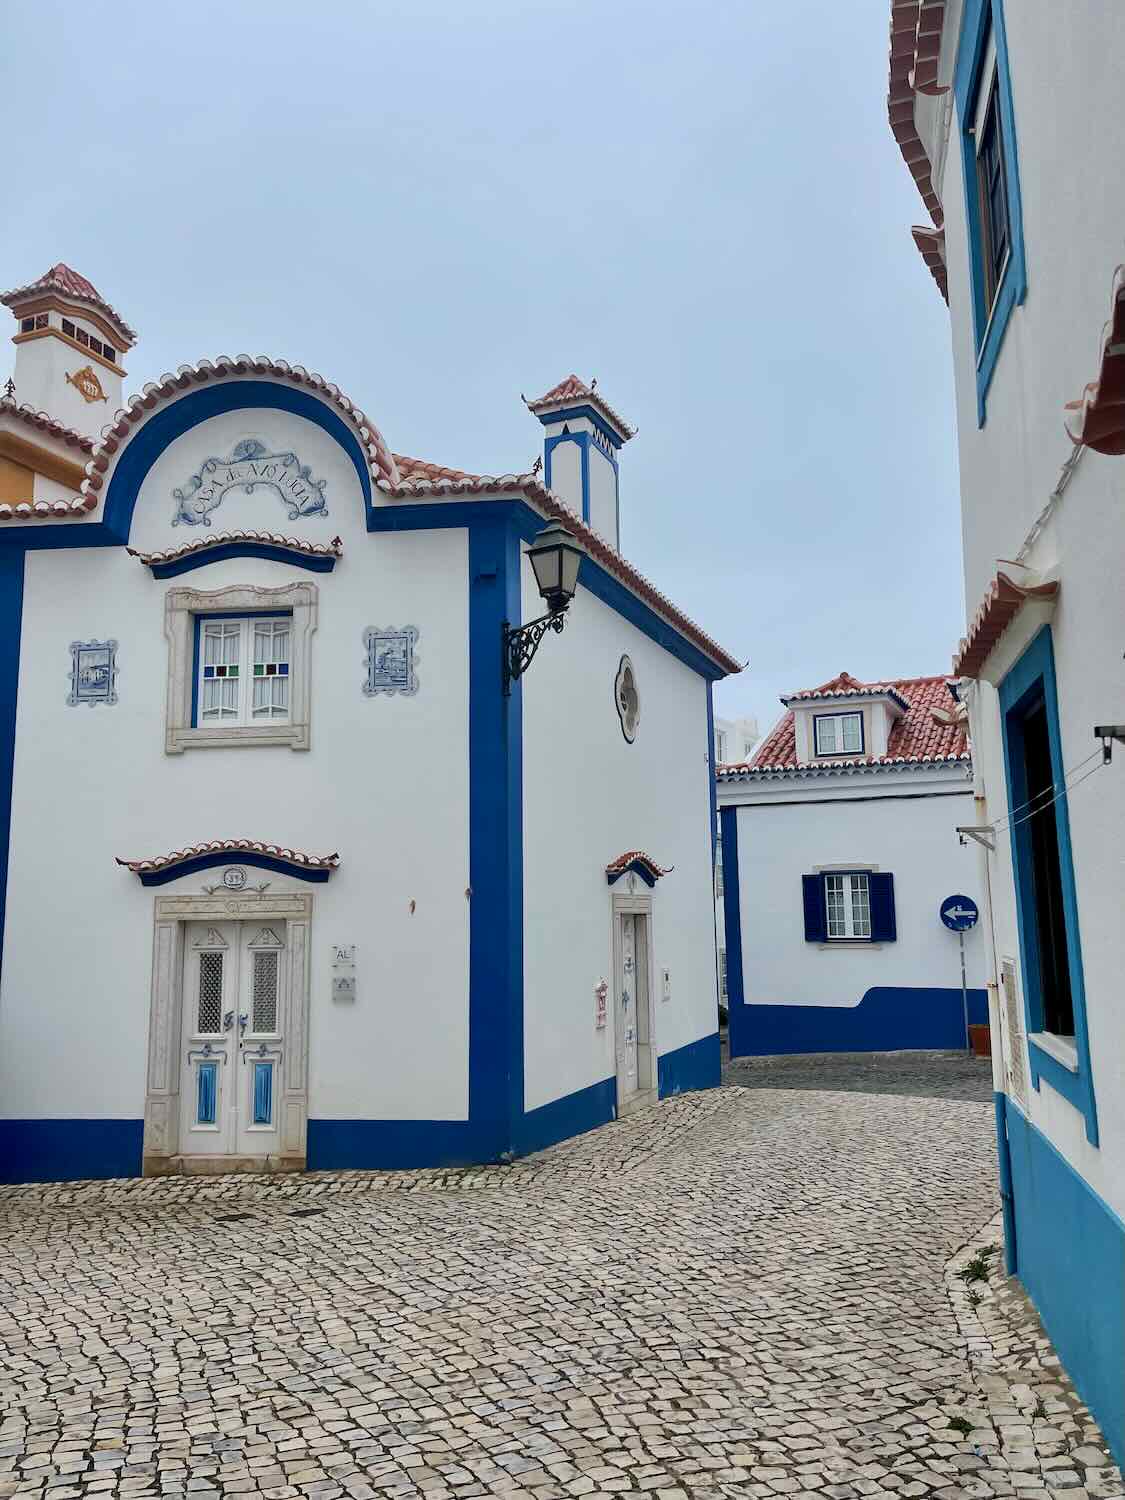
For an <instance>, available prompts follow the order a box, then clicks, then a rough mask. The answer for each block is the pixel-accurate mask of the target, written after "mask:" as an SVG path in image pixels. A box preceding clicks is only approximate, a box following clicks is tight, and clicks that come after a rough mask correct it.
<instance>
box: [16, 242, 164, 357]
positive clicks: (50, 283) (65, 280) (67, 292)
mask: <svg viewBox="0 0 1125 1500" xmlns="http://www.w3.org/2000/svg"><path fill="white" fill-rule="evenodd" d="M51 291H57V292H61V293H62V294H63V296H64V297H73V298H74V299H75V300H76V301H78V302H88V303H90V305H91V306H92V307H96V308H98V309H99V311H101V312H103V313H105V314H106V316H107V317H108V318H110V319H111V320H112V321H113V323H115V324H116V326H117V327H118V329H120V331H121V332H122V333H123V334H124V335H125V338H124V339H123V340H122V342H123V343H128V344H134V343H135V342H136V339H137V335H136V334H135V333H134V331H133V329H131V328H130V327H129V325H128V323H126V321H125V319H124V318H123V317H122V316H121V314H120V313H119V312H118V311H117V309H116V308H114V307H111V306H110V304H109V303H108V302H107V301H106V300H105V298H104V297H103V296H102V294H101V293H100V292H99V291H98V289H97V287H96V286H94V284H93V282H91V281H87V280H86V278H85V276H80V275H79V274H78V272H77V271H73V270H71V268H70V266H68V265H65V264H64V263H63V262H62V261H61V260H60V261H59V263H58V265H55V266H52V267H51V269H50V270H49V271H47V272H45V273H44V274H43V275H42V276H40V278H39V280H38V281H29V282H28V283H27V285H26V286H18V287H15V288H14V289H13V290H12V291H10V292H5V293H4V294H3V296H0V302H3V303H4V304H5V305H6V306H7V307H11V308H15V307H16V306H18V305H19V303H21V302H25V301H27V300H28V299H29V298H31V297H34V296H38V295H39V294H40V293H41V292H51Z"/></svg>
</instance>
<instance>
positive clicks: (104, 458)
mask: <svg viewBox="0 0 1125 1500" xmlns="http://www.w3.org/2000/svg"><path fill="white" fill-rule="evenodd" d="M242 410H264V411H271V412H279V413H288V414H290V415H292V416H296V417H300V418H302V419H304V420H305V421H307V422H312V423H314V424H315V425H316V426H317V427H319V428H320V429H321V430H322V431H324V432H325V433H327V434H328V436H329V437H330V438H332V439H333V440H334V442H336V443H337V444H338V445H339V446H340V447H341V448H342V449H343V450H344V452H345V453H346V454H347V457H348V459H349V460H350V463H351V466H352V468H353V469H354V471H355V474H356V478H357V480H358V483H359V487H360V490H361V492H362V494H363V501H364V507H365V510H366V511H367V512H370V511H371V508H372V499H373V487H374V486H375V485H376V484H379V483H383V484H389V485H395V484H397V483H398V480H399V476H398V470H397V467H396V465H395V461H394V458H393V456H392V454H391V452H390V450H389V449H388V447H387V445H386V443H385V442H384V440H383V437H382V434H381V433H380V432H379V431H378V429H377V428H376V427H374V426H373V425H372V424H371V423H369V421H368V419H367V417H366V416H365V415H364V413H363V412H362V411H361V410H360V409H359V408H358V407H357V406H356V405H355V404H354V403H353V402H351V401H349V400H348V398H347V397H346V396H345V395H344V394H343V393H342V392H341V391H340V390H339V389H338V387H336V386H334V385H332V384H331V383H330V382H328V381H325V380H324V379H322V377H321V376H319V375H315V374H310V372H309V371H307V370H305V369H303V367H301V366H300V365H289V364H286V363H285V362H284V361H274V360H270V359H267V358H265V357H264V356H259V357H258V358H255V359H252V358H251V357H250V356H249V355H240V356H239V357H238V359H235V360H230V359H225V358H223V359H220V360H218V361H217V362H216V363H214V364H212V363H211V361H209V360H204V361H202V362H201V363H200V364H199V365H195V366H191V365H183V366H181V368H180V370H179V371H178V372H177V373H176V374H175V375H171V374H169V375H164V376H162V377H161V379H160V380H159V381H156V382H153V383H151V384H149V385H146V386H145V388H144V390H143V391H142V392H141V394H140V395H139V396H136V397H134V398H133V400H132V401H130V402H129V404H128V406H126V407H125V408H124V409H123V410H121V411H119V412H118V413H117V415H116V417H115V418H114V420H113V422H112V423H111V424H110V425H109V426H108V427H107V428H106V429H105V430H104V433H103V436H102V439H101V441H100V442H99V443H98V445H97V446H96V447H95V449H94V452H93V454H92V456H91V459H90V462H89V464H88V465H87V468H86V479H85V480H84V481H83V485H82V492H81V495H80V496H79V501H80V503H81V505H82V507H83V509H85V510H86V511H87V512H90V511H96V510H97V509H98V507H99V505H100V507H101V511H102V515H101V518H100V519H101V521H102V524H103V526H104V528H105V530H106V532H108V533H109V536H108V537H107V538H106V539H107V540H111V541H118V542H124V541H127V540H128V539H129V534H130V531H131V528H132V521H133V511H134V508H135V506H136V503H137V497H138V495H139V494H140V492H141V488H142V486H143V484H144V481H145V478H146V476H147V475H148V474H149V472H150V470H151V469H152V467H153V465H154V464H155V463H156V462H157V461H158V459H159V458H160V457H161V455H162V454H163V453H164V452H165V450H166V449H167V448H168V447H169V446H170V445H171V444H172V443H174V442H175V441H176V440H177V439H178V438H180V437H183V436H184V435H185V434H186V433H189V432H190V431H191V430H192V429H193V428H195V427H197V426H199V425H200V424H201V423H203V422H207V421H209V420H210V419H212V418H214V417H217V416H220V415H223V414H225V413H228V412H238V411H242ZM274 446H277V451H274ZM239 487H241V489H243V490H252V489H262V488H271V489H273V490H274V491H276V493H277V496H278V499H279V502H280V505H279V511H278V514H279V517H283V518H286V519H288V520H293V519H296V518H297V517H300V516H303V515H316V514H323V513H324V512H325V510H326V500H325V496H324V491H323V485H322V484H321V483H320V481H319V480H318V477H317V475H316V474H315V472H314V471H313V470H312V469H311V468H310V467H309V466H308V465H307V464H305V463H303V462H302V460H301V458H300V456H299V455H298V454H297V453H295V452H292V451H289V450H287V449H286V448H285V447H284V446H283V445H269V444H266V443H262V442H260V441H258V440H256V439H243V440H241V441H240V442H239V443H237V444H234V445H233V446H232V447H231V451H230V452H229V453H228V452H222V453H219V452H216V453H214V454H211V453H208V454H206V455H205V456H204V457H203V459H202V460H201V461H200V463H199V464H198V465H196V466H195V468H194V469H192V470H189V471H188V472H187V473H186V474H185V475H184V476H183V483H182V484H181V485H179V486H178V487H176V488H175V489H174V490H173V492H172V497H173V499H174V501H175V513H174V516H173V522H172V523H173V524H174V525H175V524H183V525H185V526H187V527H193V526H195V525H200V526H209V525H210V518H211V513H212V511H214V510H216V509H217V508H218V507H219V505H220V504H221V503H222V500H223V498H224V496H225V494H226V493H227V492H229V491H231V490H234V489H236V488H239ZM280 507H284V509H281V508H280Z"/></svg>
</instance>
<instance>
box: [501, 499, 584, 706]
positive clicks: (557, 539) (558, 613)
mask: <svg viewBox="0 0 1125 1500" xmlns="http://www.w3.org/2000/svg"><path fill="white" fill-rule="evenodd" d="M527 555H528V557H529V558H530V559H531V567H532V571H533V572H534V574H535V582H536V583H537V584H538V585H539V593H540V594H541V596H542V598H543V602H544V604H546V606H547V613H546V614H545V615H540V616H539V618H538V619H537V620H529V621H528V622H527V624H526V625H509V624H508V622H507V620H505V621H504V627H503V646H504V696H505V697H507V696H508V695H509V694H510V693H511V691H512V683H513V682H514V681H515V680H516V678H517V677H522V676H523V674H524V673H525V672H526V671H527V669H528V667H529V666H530V665H531V661H532V658H533V657H534V655H535V653H536V651H538V649H539V642H540V641H541V640H542V639H543V637H544V636H545V635H546V633H547V631H548V630H554V631H556V632H557V631H560V630H561V629H562V628H563V626H564V625H565V624H566V611H567V607H568V606H569V604H570V601H571V600H572V599H573V598H574V591H575V589H576V588H577V587H578V569H579V567H580V566H581V563H582V557H583V549H582V547H581V546H579V544H578V543H577V542H576V541H575V539H574V538H573V537H572V536H571V534H570V532H569V531H567V529H566V527H565V526H560V525H559V524H558V522H557V521H554V522H552V523H551V525H550V526H546V527H544V529H543V530H542V531H541V532H539V534H538V535H537V536H536V538H535V540H534V541H533V542H532V544H531V546H530V547H529V548H528V549H527Z"/></svg>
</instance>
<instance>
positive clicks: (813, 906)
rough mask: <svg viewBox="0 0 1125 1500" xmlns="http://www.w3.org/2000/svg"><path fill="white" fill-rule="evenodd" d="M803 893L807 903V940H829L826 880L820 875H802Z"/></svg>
mask: <svg viewBox="0 0 1125 1500" xmlns="http://www.w3.org/2000/svg"><path fill="white" fill-rule="evenodd" d="M801 894H802V896H803V898H804V903H805V942H806V943H826V942H827V941H828V913H827V911H826V910H825V907H824V880H823V879H822V877H821V876H819V875H802V876H801Z"/></svg>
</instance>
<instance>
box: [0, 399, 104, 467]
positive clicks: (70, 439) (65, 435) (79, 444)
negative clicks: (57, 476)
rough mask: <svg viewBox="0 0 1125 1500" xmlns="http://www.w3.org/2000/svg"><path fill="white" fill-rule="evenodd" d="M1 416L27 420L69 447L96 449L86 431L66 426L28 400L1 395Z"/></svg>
mask: <svg viewBox="0 0 1125 1500" xmlns="http://www.w3.org/2000/svg"><path fill="white" fill-rule="evenodd" d="M0 416H5V417H15V418H16V420H17V421H19V422H26V424H27V425H28V426H29V427H37V428H38V429H39V431H40V432H45V433H46V434H47V435H48V437H53V438H58V439H59V441H60V442H63V443H66V444H67V446H68V447H71V448H81V450H82V452H83V453H92V452H93V451H94V439H93V438H92V437H87V435H86V434H85V433H84V432H77V431H76V430H75V429H74V428H73V427H64V426H63V424H62V423H61V422H56V421H55V419H54V417H52V416H50V415H49V414H48V413H47V412H45V411H36V410H35V408H34V406H29V405H28V404H27V402H26V401H24V402H18V401H17V400H16V398H15V397H14V396H8V395H4V396H0Z"/></svg>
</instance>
